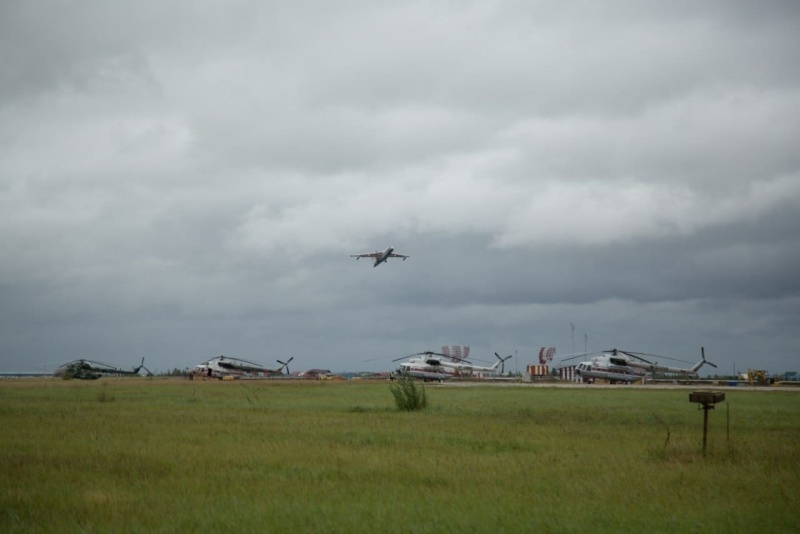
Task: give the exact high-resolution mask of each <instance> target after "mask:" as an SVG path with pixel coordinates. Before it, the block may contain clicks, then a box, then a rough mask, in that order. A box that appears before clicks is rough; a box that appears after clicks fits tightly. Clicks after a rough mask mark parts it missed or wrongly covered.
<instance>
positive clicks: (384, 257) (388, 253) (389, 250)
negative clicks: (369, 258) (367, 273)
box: [372, 247, 394, 267]
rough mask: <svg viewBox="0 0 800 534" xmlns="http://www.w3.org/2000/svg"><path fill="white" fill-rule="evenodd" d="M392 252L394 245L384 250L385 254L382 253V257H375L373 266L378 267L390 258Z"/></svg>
mask: <svg viewBox="0 0 800 534" xmlns="http://www.w3.org/2000/svg"><path fill="white" fill-rule="evenodd" d="M392 252H394V247H389V248H387V249H386V250H384V251H383V254H381V255H380V257H378V258H375V263H374V264H373V265H372V266H373V267H377V266H378V265H380V264H381V263H383V262H385V261H386V260H388V259H389V257H390V256H391V255H392Z"/></svg>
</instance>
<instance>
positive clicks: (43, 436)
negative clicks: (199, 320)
mask: <svg viewBox="0 0 800 534" xmlns="http://www.w3.org/2000/svg"><path fill="white" fill-rule="evenodd" d="M426 391H427V399H428V403H429V406H428V408H427V409H426V410H424V411H417V412H402V411H398V410H397V408H396V406H395V404H394V399H393V396H392V394H391V392H390V389H389V383H388V382H374V383H370V382H358V381H352V382H331V381H320V382H305V381H296V382H295V381H248V382H218V381H208V382H205V381H194V382H192V381H188V380H186V381H177V380H168V379H154V380H144V379H142V380H140V379H116V380H115V379H111V380H109V379H102V380H100V381H97V382H94V381H92V382H77V381H69V382H65V381H47V380H42V381H33V380H31V381H27V380H26V381H9V382H8V383H5V382H2V383H0V425H2V428H3V431H2V434H0V462H1V463H0V531H2V532H17V531H18V532H31V531H40V532H50V531H52V532H56V531H58V532H65V531H66V532H84V531H88V532H116V531H126V532H138V531H142V532H145V531H147V532H149V531H169V532H175V531H226V532H251V531H270V532H287V531H304V532H308V531H324V532H372V531H376V530H385V531H390V532H409V531H414V532H489V531H491V532H503V531H505V532H531V531H546V532H547V531H551V532H583V531H590V530H591V531H608V532H639V531H642V530H644V529H647V530H649V531H652V532H700V531H703V532H708V531H711V532H753V531H764V530H767V531H771V532H797V531H800V512H798V510H799V509H800V506H798V505H799V504H800V498H799V497H798V491H797V488H800V466H799V465H798V453H799V452H800V446H799V445H798V443H800V393H798V392H782V391H763V392H761V391H756V392H750V391H728V392H726V395H727V399H726V401H725V403H723V404H720V405H718V407H717V409H716V410H714V411H712V412H711V413H710V414H709V441H708V450H707V454H706V455H705V456H703V454H702V420H703V413H702V411H698V409H697V406H696V405H693V404H690V403H689V401H688V390H660V389H659V390H656V389H647V388H626V389H605V388H601V387H597V388H586V389H564V388H538V387H536V388H534V387H489V386H471V387H450V386H445V387H442V386H438V385H435V386H431V387H428V388H426ZM728 421H730V424H729V425H728ZM668 435H669V440H667V436H668Z"/></svg>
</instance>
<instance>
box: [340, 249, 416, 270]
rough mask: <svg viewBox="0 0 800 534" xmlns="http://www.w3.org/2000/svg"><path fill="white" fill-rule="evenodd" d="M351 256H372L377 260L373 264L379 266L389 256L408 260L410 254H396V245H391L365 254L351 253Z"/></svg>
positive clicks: (357, 257)
mask: <svg viewBox="0 0 800 534" xmlns="http://www.w3.org/2000/svg"><path fill="white" fill-rule="evenodd" d="M350 257H351V258H355V259H359V258H372V259H374V260H375V263H374V264H373V265H372V266H373V267H377V266H378V265H380V264H381V263H383V262H385V261H386V260H388V259H389V258H403V261H406V258H408V256H404V255H402V254H395V253H394V247H389V248H387V249H386V250H383V251H381V250H376V251H375V252H365V253H364V254H351V255H350Z"/></svg>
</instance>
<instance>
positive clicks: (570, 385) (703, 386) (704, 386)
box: [425, 380, 800, 392]
mask: <svg viewBox="0 0 800 534" xmlns="http://www.w3.org/2000/svg"><path fill="white" fill-rule="evenodd" d="M425 385H426V386H436V387H451V388H452V387H455V388H459V387H474V386H493V387H523V388H530V387H534V388H559V389H636V390H648V389H661V390H663V389H685V390H687V391H693V390H708V389H713V390H720V391H797V392H800V387H799V386H800V384H793V385H791V386H789V385H786V386H781V385H771V386H751V385H738V386H729V385H716V384H712V383H708V382H704V383H697V384H670V383H659V384H652V383H651V384H583V383H581V382H569V381H557V382H556V381H552V382H551V381H547V382H545V381H541V382H536V381H534V382H516V381H499V380H463V381H447V382H442V383H438V382H427V383H426V384H425Z"/></svg>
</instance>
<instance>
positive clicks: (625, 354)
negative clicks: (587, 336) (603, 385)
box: [564, 347, 716, 384]
mask: <svg viewBox="0 0 800 534" xmlns="http://www.w3.org/2000/svg"><path fill="white" fill-rule="evenodd" d="M700 353H701V357H702V359H701V360H700V361H699V362H697V363H696V364H694V365H693V366H692V367H690V368H688V369H687V368H684V367H672V366H668V365H659V363H658V362H655V363H653V362H651V361H649V360H647V359H645V358H644V356H649V357H654V355H653V354H644V353H636V352H630V351H623V350H619V349H611V350H605V351H603V352H601V353H600V355H599V356H595V357H594V358H592V359H590V360H587V361H584V362H581V363H579V364H578V365H577V367H576V368H575V372H576V373H577V374H578V376H580V377H581V378H582V379H583V380H584V382H594V380H595V379H598V378H600V379H603V380H608V381H609V382H610V383H611V384H616V383H617V382H624V383H626V384H632V383H633V382H637V381H639V380H642V379H643V378H644V377H645V376H647V374H648V373H665V374H678V375H683V376H686V377H689V378H697V376H698V375H697V371H698V370H699V369H700V368H701V367H702V366H703V365H706V364H708V365H710V366H711V367H716V365H715V364H713V363H711V362H709V361H708V360H706V351H705V347H700ZM582 356H583V357H586V354H584V355H582ZM576 357H579V356H576ZM655 357H657V358H662V359H667V360H673V361H684V360H676V359H674V358H667V357H665V356H655ZM570 359H572V358H567V360H564V361H568V360H570ZM684 363H689V362H684Z"/></svg>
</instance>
